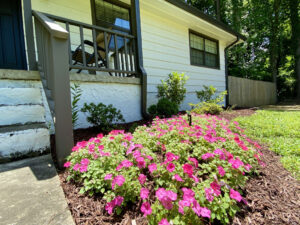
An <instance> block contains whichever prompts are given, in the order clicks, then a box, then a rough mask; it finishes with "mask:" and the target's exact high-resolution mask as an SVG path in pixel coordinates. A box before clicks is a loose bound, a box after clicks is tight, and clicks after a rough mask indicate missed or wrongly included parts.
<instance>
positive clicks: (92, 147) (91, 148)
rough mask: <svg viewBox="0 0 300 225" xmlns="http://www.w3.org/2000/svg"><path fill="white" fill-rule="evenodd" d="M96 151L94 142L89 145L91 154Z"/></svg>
mask: <svg viewBox="0 0 300 225" xmlns="http://www.w3.org/2000/svg"><path fill="white" fill-rule="evenodd" d="M94 151H95V145H94V144H92V145H89V154H92V153H94Z"/></svg>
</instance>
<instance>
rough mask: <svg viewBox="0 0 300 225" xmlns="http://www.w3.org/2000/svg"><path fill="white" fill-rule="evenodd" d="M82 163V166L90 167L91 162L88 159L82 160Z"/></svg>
mask: <svg viewBox="0 0 300 225" xmlns="http://www.w3.org/2000/svg"><path fill="white" fill-rule="evenodd" d="M80 163H81V165H85V166H87V165H89V163H90V160H88V159H86V158H85V159H82V160H81V162H80Z"/></svg>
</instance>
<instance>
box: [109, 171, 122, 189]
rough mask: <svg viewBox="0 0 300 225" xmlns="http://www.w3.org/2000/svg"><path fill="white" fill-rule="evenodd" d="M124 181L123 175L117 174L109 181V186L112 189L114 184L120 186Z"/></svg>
mask: <svg viewBox="0 0 300 225" xmlns="http://www.w3.org/2000/svg"><path fill="white" fill-rule="evenodd" d="M124 182H125V177H123V176H122V175H118V176H116V177H115V178H114V179H113V181H112V183H111V187H112V189H113V190H114V189H115V185H116V184H117V185H119V186H120V187H121V186H122V185H123V184H124Z"/></svg>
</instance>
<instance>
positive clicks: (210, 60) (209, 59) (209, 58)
mask: <svg viewBox="0 0 300 225" xmlns="http://www.w3.org/2000/svg"><path fill="white" fill-rule="evenodd" d="M205 65H206V66H209V67H217V55H213V54H209V53H206V54H205Z"/></svg>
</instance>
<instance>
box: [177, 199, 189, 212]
mask: <svg viewBox="0 0 300 225" xmlns="http://www.w3.org/2000/svg"><path fill="white" fill-rule="evenodd" d="M190 205H191V203H190V202H189V201H186V200H180V201H179V202H178V212H180V213H181V214H182V215H184V207H189V206H190Z"/></svg>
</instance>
